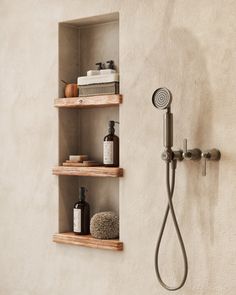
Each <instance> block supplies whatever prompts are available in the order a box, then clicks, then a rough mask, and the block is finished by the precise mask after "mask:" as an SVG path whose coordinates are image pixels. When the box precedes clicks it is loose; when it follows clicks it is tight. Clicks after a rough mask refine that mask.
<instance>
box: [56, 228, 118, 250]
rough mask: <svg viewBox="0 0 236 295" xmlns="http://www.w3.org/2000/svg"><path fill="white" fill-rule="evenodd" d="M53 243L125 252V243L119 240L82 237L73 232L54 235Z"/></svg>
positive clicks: (89, 236)
mask: <svg viewBox="0 0 236 295" xmlns="http://www.w3.org/2000/svg"><path fill="white" fill-rule="evenodd" d="M53 242H56V243H62V244H70V245H77V246H84V247H90V248H97V249H105V250H115V251H122V250H123V243H122V242H121V241H119V240H99V239H95V238H93V237H92V236H91V235H85V236H80V235H75V234H74V233H73V232H68V233H59V234H54V235H53Z"/></svg>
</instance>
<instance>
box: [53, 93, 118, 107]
mask: <svg viewBox="0 0 236 295" xmlns="http://www.w3.org/2000/svg"><path fill="white" fill-rule="evenodd" d="M121 103H122V95H120V94H113V95H99V96H86V97H68V98H57V99H55V101H54V106H55V107H58V108H93V107H109V106H116V105H119V104H121Z"/></svg>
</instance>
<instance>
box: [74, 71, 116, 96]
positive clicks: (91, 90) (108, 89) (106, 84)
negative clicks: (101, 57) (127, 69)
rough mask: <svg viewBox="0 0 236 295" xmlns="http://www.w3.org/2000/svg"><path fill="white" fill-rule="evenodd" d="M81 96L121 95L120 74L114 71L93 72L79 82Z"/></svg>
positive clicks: (79, 79) (80, 78) (89, 72)
mask: <svg viewBox="0 0 236 295" xmlns="http://www.w3.org/2000/svg"><path fill="white" fill-rule="evenodd" d="M77 84H78V87H79V96H93V95H106V94H118V93H119V74H118V73H117V72H116V71H115V70H113V69H105V70H96V71H94V70H92V71H88V72H87V76H83V77H79V78H78V80H77Z"/></svg>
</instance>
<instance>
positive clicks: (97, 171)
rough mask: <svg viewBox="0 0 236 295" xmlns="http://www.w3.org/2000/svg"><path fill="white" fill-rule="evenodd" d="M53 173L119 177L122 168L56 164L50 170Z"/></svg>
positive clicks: (121, 173)
mask: <svg viewBox="0 0 236 295" xmlns="http://www.w3.org/2000/svg"><path fill="white" fill-rule="evenodd" d="M52 173H53V174H54V175H68V176H95V177H96V176H97V177H121V176H123V169H122V168H119V167H65V166H57V167H54V168H53V170H52Z"/></svg>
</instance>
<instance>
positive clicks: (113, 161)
mask: <svg viewBox="0 0 236 295" xmlns="http://www.w3.org/2000/svg"><path fill="white" fill-rule="evenodd" d="M115 123H118V124H119V122H115V121H109V129H108V134H107V135H106V136H105V137H104V142H103V164H104V166H107V167H118V166H119V137H118V136H116V135H115V128H114V126H115Z"/></svg>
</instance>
